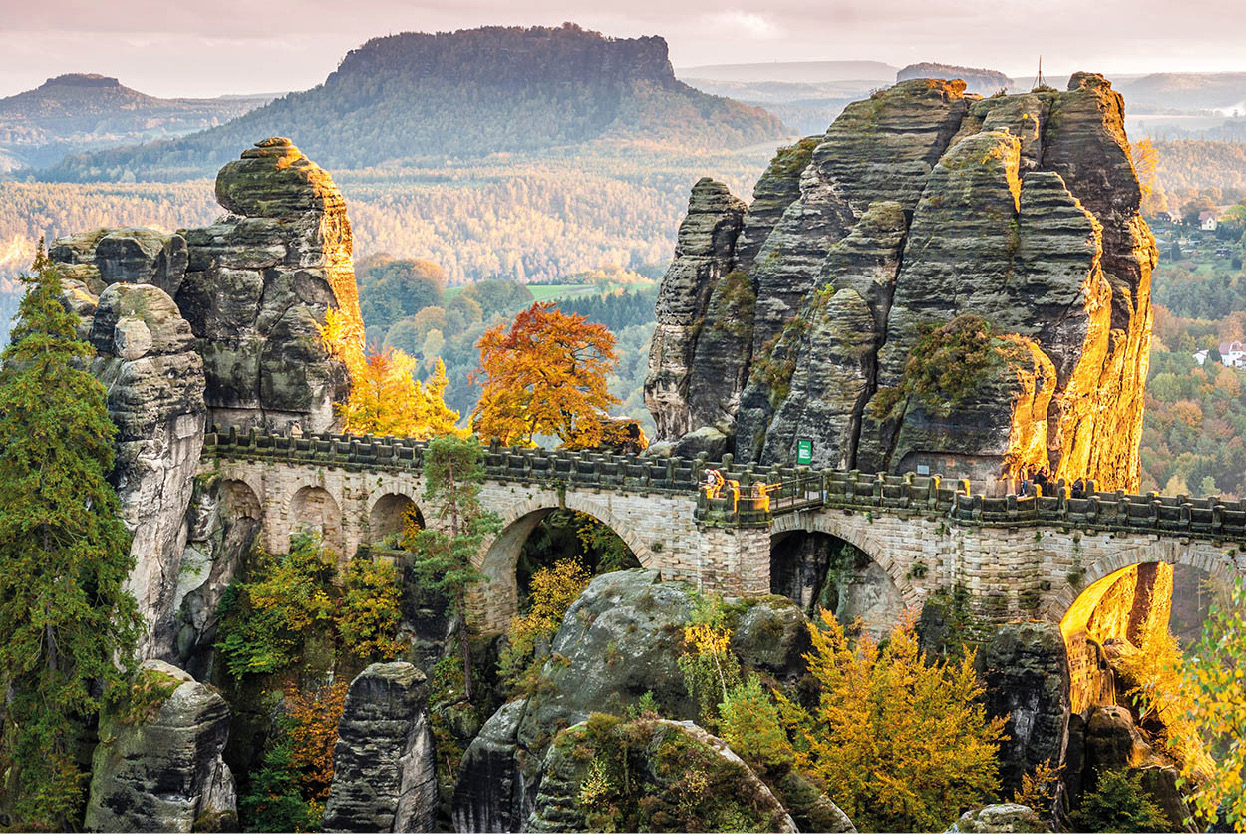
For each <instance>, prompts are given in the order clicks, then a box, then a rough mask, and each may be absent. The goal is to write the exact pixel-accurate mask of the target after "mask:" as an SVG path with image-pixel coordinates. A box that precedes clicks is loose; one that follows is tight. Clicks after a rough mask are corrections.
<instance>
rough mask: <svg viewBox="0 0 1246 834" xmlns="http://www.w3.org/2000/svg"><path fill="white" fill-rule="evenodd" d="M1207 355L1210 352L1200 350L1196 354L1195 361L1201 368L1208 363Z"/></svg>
mask: <svg viewBox="0 0 1246 834" xmlns="http://www.w3.org/2000/svg"><path fill="white" fill-rule="evenodd" d="M1207 353H1208V352H1207V351H1205V350H1200V351H1198V352H1197V353H1195V354H1194V361H1195V362H1197V363H1198V364H1199V366H1200V367H1202V364H1203V363H1204V362H1206V361H1207Z"/></svg>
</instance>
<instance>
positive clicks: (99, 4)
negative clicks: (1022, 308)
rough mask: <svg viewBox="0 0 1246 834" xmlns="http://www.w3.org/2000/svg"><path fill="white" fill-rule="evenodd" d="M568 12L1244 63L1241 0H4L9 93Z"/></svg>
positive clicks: (830, 56)
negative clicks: (87, 77)
mask: <svg viewBox="0 0 1246 834" xmlns="http://www.w3.org/2000/svg"><path fill="white" fill-rule="evenodd" d="M566 20H570V21H573V22H575V23H578V24H580V25H581V26H583V27H585V28H587V29H595V30H598V31H600V32H602V33H604V34H606V35H613V36H616V37H635V36H637V35H661V36H663V37H665V38H666V40H667V42H668V43H669V44H670V49H671V60H672V62H673V63H674V64H675V66H676V67H684V66H692V65H698V64H716V63H749V62H758V61H773V60H781V61H796V60H874V61H883V62H886V63H889V64H892V65H894V66H897V67H899V66H903V65H905V64H908V63H914V62H917V61H939V62H943V63H950V64H962V65H967V66H981V67H989V68H992V69H998V70H1002V71H1004V72H1007V73H1009V74H1011V75H1013V76H1017V77H1022V78H1030V77H1032V76H1033V75H1034V71H1035V69H1036V67H1037V64H1038V56H1039V55H1040V54H1041V55H1042V56H1043V64H1044V69H1045V70H1046V71H1047V74H1048V75H1050V76H1058V75H1060V74H1062V73H1063V74H1067V73H1069V72H1071V71H1073V70H1079V69H1084V70H1092V71H1097V72H1103V73H1105V74H1107V75H1109V77H1110V76H1111V75H1112V74H1113V73H1147V72H1182V71H1190V72H1195V71H1197V72H1215V71H1227V70H1242V71H1246V54H1243V52H1242V49H1241V42H1242V33H1243V32H1244V31H1246V3H1243V2H1241V0H1180V2H1177V0H1026V1H1024V2H1023V0H767V2H765V3H757V2H753V3H739V4H735V5H733V4H731V3H730V2H729V0H728V2H724V0H610V2H601V1H600V0H598V1H597V2H593V1H592V0H571V2H566V0H561V2H554V0H197V1H196V2H185V0H0V97H3V96H6V95H12V94H13V93H16V92H20V91H21V90H25V89H29V88H31V87H35V86H38V85H39V84H41V83H42V82H43V81H44V80H45V79H47V78H49V77H50V76H54V75H60V74H62V73H66V72H98V73H102V74H105V75H113V76H117V77H119V78H120V79H121V81H122V82H123V83H125V84H127V85H129V86H131V87H134V88H136V89H138V90H141V91H143V92H146V93H150V94H152V95H157V96H164V97H171V96H214V95H221V94H225V93H259V92H274V91H284V90H301V89H306V88H308V87H311V86H314V85H315V84H318V83H320V82H321V81H323V80H324V78H325V76H326V75H328V74H329V73H330V72H332V71H333V69H334V68H335V67H336V66H337V63H338V61H339V60H340V59H341V58H342V56H343V55H345V54H346V52H347V51H348V50H350V49H351V48H353V47H355V46H358V45H360V44H362V43H363V42H364V41H366V40H367V39H368V38H370V37H374V36H377V35H386V34H392V33H398V32H405V31H424V32H434V31H446V30H453V29H462V28H471V27H476V26H483V25H491V24H496V25H538V24H539V25H558V24H560V23H562V22H563V21H566Z"/></svg>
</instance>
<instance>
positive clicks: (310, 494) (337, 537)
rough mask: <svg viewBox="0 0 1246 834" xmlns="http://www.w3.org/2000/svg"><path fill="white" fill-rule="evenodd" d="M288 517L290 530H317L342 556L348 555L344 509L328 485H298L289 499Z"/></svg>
mask: <svg viewBox="0 0 1246 834" xmlns="http://www.w3.org/2000/svg"><path fill="white" fill-rule="evenodd" d="M289 518H290V530H291V532H293V531H296V530H300V529H306V530H311V531H312V532H314V533H318V534H319V535H320V538H321V540H322V541H323V542H324V544H325V546H326V547H328V548H329V549H330V550H332V551H333V552H334V553H335V554H336V555H337V556H338V558H339V559H342V558H345V545H346V539H345V535H344V533H343V530H342V510H341V507H339V506H338V503H337V501H336V500H335V499H334V498H333V496H332V495H330V494H329V491H328V490H327V489H325V488H324V487H321V486H303V487H299V489H298V490H296V491H295V493H294V495H293V497H291V499H290V511H289Z"/></svg>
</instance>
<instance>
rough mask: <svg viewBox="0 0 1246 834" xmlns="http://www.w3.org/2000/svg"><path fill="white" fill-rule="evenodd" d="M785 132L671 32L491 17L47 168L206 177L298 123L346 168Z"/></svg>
mask: <svg viewBox="0 0 1246 834" xmlns="http://www.w3.org/2000/svg"><path fill="white" fill-rule="evenodd" d="M784 132H785V131H784V129H783V126H782V125H781V123H780V122H779V121H778V119H776V118H775V117H774V116H771V115H770V114H768V113H766V112H765V111H763V110H761V109H760V108H756V107H748V106H745V105H742V104H740V103H738V102H735V101H732V100H730V99H725V98H720V97H717V96H712V95H707V94H705V93H702V92H700V91H698V90H694V89H693V88H691V87H689V86H687V85H686V84H684V83H683V82H681V81H679V80H677V79H676V78H675V74H674V70H673V69H672V68H671V64H670V59H669V58H668V57H667V47H666V42H665V41H664V40H663V39H661V38H658V37H646V38H634V39H624V38H607V37H603V36H602V35H601V34H599V33H596V32H589V31H585V30H583V29H581V28H579V27H578V26H574V25H572V24H565V25H563V26H562V27H559V28H556V29H551V28H542V27H534V28H529V29H524V28H517V27H511V28H506V27H487V28H482V29H471V30H462V31H458V32H443V33H438V34H435V35H431V34H422V33H405V34H401V35H392V36H388V37H383V38H375V39H373V40H371V41H368V42H367V43H366V44H364V45H363V46H361V47H360V48H358V49H356V50H353V51H351V52H350V53H349V54H347V56H346V57H345V58H344V59H343V60H342V63H341V64H340V66H339V67H338V69H337V71H336V72H334V73H332V74H331V75H330V76H329V77H328V78H327V79H326V80H325V82H324V83H323V84H321V85H319V86H317V87H315V88H313V89H311V90H307V91H305V92H300V93H292V94H290V95H288V96H285V97H283V98H280V99H278V100H276V101H274V102H272V103H271V104H269V105H267V106H266V107H262V108H260V109H258V110H255V111H253V112H251V113H248V114H247V115H245V116H243V117H241V118H239V119H235V120H234V121H232V122H230V123H229V124H226V125H222V126H221V127H218V128H215V129H213V130H208V131H204V132H203V133H199V134H196V135H194V136H188V137H185V138H182V139H179V140H176V141H172V142H163V143H157V144H154V145H150V146H146V147H143V148H137V149H120V150H116V151H112V152H109V153H105V154H98V155H93V156H89V157H87V158H85V159H74V160H68V161H67V162H66V163H65V164H63V165H61V166H59V167H58V168H57V169H55V170H54V171H53V172H51V174H50V177H51V178H53V179H88V180H95V179H107V178H109V176H110V172H115V171H116V170H117V169H125V170H130V171H133V172H134V173H135V174H136V175H137V176H138V177H139V178H140V179H144V178H158V179H169V178H174V177H180V176H201V175H203V174H205V173H208V172H210V171H211V170H214V169H215V168H217V167H219V166H220V165H221V164H222V163H223V162H225V161H226V156H227V153H226V151H225V149H226V148H232V147H235V146H237V145H239V144H240V143H242V142H245V141H247V140H248V139H249V138H251V137H254V136H262V135H283V136H289V137H291V138H293V139H294V140H296V141H297V142H298V143H299V145H300V146H301V147H304V148H306V149H307V151H308V153H310V154H312V155H313V156H315V157H316V158H318V159H321V160H324V161H325V162H326V164H328V165H330V166H332V167H335V168H364V167H370V166H377V165H386V164H409V163H416V164H419V163H437V164H442V163H444V161H445V160H446V159H447V158H470V157H485V156H488V155H490V154H494V153H531V152H542V151H546V150H549V149H551V148H559V147H567V146H576V145H582V144H584V143H589V142H609V143H614V142H632V141H634V142H640V143H644V144H647V145H653V144H657V145H667V146H672V147H680V148H707V149H708V148H713V149H721V148H732V147H742V146H746V145H751V144H756V143H758V142H764V141H772V140H774V139H776V138H778V137H780V136H782V135H783V134H784Z"/></svg>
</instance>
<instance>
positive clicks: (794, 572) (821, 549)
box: [770, 516, 914, 639]
mask: <svg viewBox="0 0 1246 834" xmlns="http://www.w3.org/2000/svg"><path fill="white" fill-rule="evenodd" d="M778 521H784V523H776V524H775V525H773V526H772V528H771V536H770V576H771V584H770V591H771V593H776V594H781V595H783V596H787V597H789V598H790V599H793V600H794V601H796V602H797V604H799V605H801V607H803V608H805V609H806V612H807V613H810V614H812V613H813V609H815V608H817V607H819V606H820V605H821V604H822V602H821V601H819V596H820V595H821V593H822V592H823V591H829V592H830V593H831V594H832V595H833V599H832V600H831V601H830V604H829V605H828V608H831V607H834V608H835V609H836V610H835V613H836V614H837V616H839V617H840V619H841V621H843V622H848V621H852V620H855V619H857V618H860V619H861V620H862V622H863V625H864V628H865V630H866V631H868V632H870V634H871V635H872V636H874V637H875V638H876V639H881V638H882V637H884V636H886V634H887V633H888V632H889V631H890V630H891V629H892V628H894V627H895V626H896V625H897V624H898V623H899V622H900V620H901V618H902V616H903V613H904V609H905V608H907V607H909V606H911V605H913V604H914V599H913V594H912V589H911V588H910V583H909V581H908V577H907V576H905V575H903V574H900V575H898V576H897V571H896V570H895V567H896V566H895V564H894V561H893V560H892V559H890V558H888V557H887V556H886V555H885V554H884V553H883V552H881V550H880V549H879V548H878V547H877V544H876V542H875V541H874V540H873V539H872V538H871V537H869V536H867V535H864V533H863V532H862V531H861V530H860V529H859V528H857V527H856V526H854V525H852V524H841V523H839V521H838V519H836V518H823V517H821V516H815V517H809V518H803V519H799V523H794V521H795V520H794V521H785V520H784V519H779V520H778ZM836 543H839V544H838V545H837V544H836ZM842 545H848V546H849V547H847V548H842ZM862 545H864V546H862ZM844 559H847V560H848V561H847V562H846V563H841V564H836V561H837V560H844ZM836 577H837V578H836ZM906 591H908V592H909V593H907V594H906V593H905V592H906Z"/></svg>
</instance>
